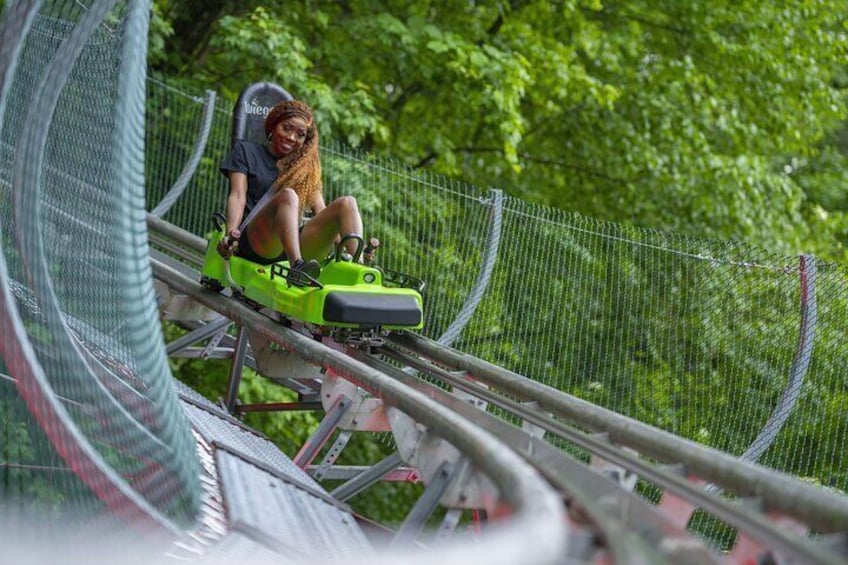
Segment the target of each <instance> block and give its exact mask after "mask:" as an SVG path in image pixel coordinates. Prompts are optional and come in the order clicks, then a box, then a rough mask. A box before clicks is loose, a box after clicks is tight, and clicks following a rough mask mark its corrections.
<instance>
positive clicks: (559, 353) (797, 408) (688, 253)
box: [147, 82, 848, 491]
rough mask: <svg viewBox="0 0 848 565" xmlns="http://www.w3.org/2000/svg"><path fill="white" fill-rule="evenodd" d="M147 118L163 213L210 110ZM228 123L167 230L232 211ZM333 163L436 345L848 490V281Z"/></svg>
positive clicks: (816, 269)
mask: <svg viewBox="0 0 848 565" xmlns="http://www.w3.org/2000/svg"><path fill="white" fill-rule="evenodd" d="M148 103H149V105H150V106H149V109H148V120H149V122H148V134H147V135H148V162H147V167H148V170H150V171H155V176H154V175H153V174H151V175H148V177H147V179H148V187H147V194H148V208H150V209H152V208H153V207H155V206H156V204H157V203H158V200H159V198H161V195H162V194H164V193H166V192H167V191H168V187H169V186H170V184H171V183H173V182H175V180H176V179H177V178H178V176H179V174H180V170H181V168H182V167H183V163H184V161H183V160H184V159H187V158H188V156H189V155H191V153H192V146H191V145H192V144H191V141H190V139H191V138H190V134H191V132H195V131H197V130H198V129H199V127H200V125H199V123H198V121H197V120H198V119H199V118H198V116H199V115H200V111H199V106H200V98H199V97H195V96H190V95H187V94H184V93H181V92H179V91H176V90H175V89H173V88H170V87H168V86H167V85H165V84H163V83H160V82H148ZM231 109H232V103H231V102H227V101H218V103H217V106H216V111H215V121H214V125H213V128H212V132H213V133H212V134H211V135H210V139H209V143H208V145H207V147H206V150H205V153H204V156H203V159H202V162H201V165H200V167H199V169H198V173H197V175H196V177H195V178H194V179H193V180H192V182H190V183H189V185H188V188H187V189H186V192H185V194H184V195H183V196H182V197H181V199H180V201H179V202H178V204H177V205H176V206H174V207H173V208H172V209H171V211H169V212H168V214H166V215H165V219H166V220H168V221H170V222H172V223H175V224H177V225H179V226H181V227H183V228H185V229H188V230H189V231H192V232H194V233H196V234H198V235H203V234H204V233H206V232H207V231H208V229H209V226H210V224H209V221H208V218H209V216H210V214H211V213H212V212H213V211H216V210H222V209H223V204H224V199H225V196H226V190H227V188H226V186H227V185H226V182H225V179H224V178H223V177H222V176H221V175H220V173H218V171H217V166H218V163H219V162H220V160H221V158H222V157H223V155H224V153H225V151H226V149H227V147H228V146H229V141H228V132H229V127H230V121H231ZM163 115H168V116H173V120H172V121H171V122H170V123H165V122H163V121H160V120H159V116H163ZM175 148H176V149H175ZM322 164H323V167H324V172H325V179H324V180H325V191H326V192H327V196H328V198H332V197H335V196H340V195H342V194H351V195H354V196H355V197H356V198H357V199H358V202H359V207H360V210H361V211H362V214H363V218H364V222H365V226H366V235H369V236H370V235H375V236H377V237H379V238H380V239H381V240H382V241H383V247H382V248H381V250H380V252H379V253H380V259H379V262H380V263H381V264H382V265H383V266H384V267H387V268H391V269H394V270H399V271H403V272H407V273H409V274H412V275H415V276H419V277H421V278H423V279H425V280H426V281H427V288H426V291H425V309H426V312H425V317H426V327H425V329H424V331H423V333H424V334H425V335H427V336H428V337H431V338H434V339H440V338H445V339H447V337H448V336H446V332H447V333H452V334H453V335H451V336H450V340H451V341H452V342H453V345H454V346H455V347H457V348H458V349H461V350H463V351H465V352H468V353H470V354H473V355H475V356H478V357H481V358H483V359H486V360H488V361H490V362H492V363H495V364H498V365H501V366H503V367H506V368H508V369H511V370H513V371H516V372H518V373H521V374H523V375H526V376H527V377H530V378H532V379H535V380H538V381H540V382H543V383H545V384H548V385H551V386H554V387H556V388H558V389H560V390H562V391H565V392H568V393H571V394H574V395H576V396H579V397H581V398H584V399H586V400H589V401H591V402H594V403H596V404H599V405H602V406H605V407H607V408H610V409H612V410H614V411H616V412H620V413H622V414H626V415H628V416H631V417H634V418H636V419H638V420H640V421H643V422H646V423H649V424H652V425H654V426H657V427H659V428H662V429H664V430H668V431H670V432H672V433H675V434H678V435H680V436H683V437H687V438H690V439H692V440H695V441H697V442H700V443H702V444H705V445H709V446H712V447H715V448H718V449H721V450H724V451H726V452H729V453H732V454H735V455H738V456H740V457H743V458H745V459H749V460H752V461H753V460H757V461H759V462H760V463H763V464H765V465H767V466H769V467H771V468H774V469H777V470H781V471H785V472H788V473H791V474H793V475H797V476H801V477H805V478H808V479H809V480H812V481H815V482H817V483H820V484H823V485H827V486H830V487H834V488H837V489H841V490H843V491H845V490H848V461H846V450H845V442H846V437H848V420H846V418H845V406H848V377H846V373H845V369H844V367H845V366H846V361H848V355H847V353H848V352H847V351H846V346H845V340H844V338H843V335H844V321H845V320H846V319H848V316H847V315H848V311H847V310H846V307H847V306H848V305H846V298H848V294H846V289H845V280H846V269H845V267H844V266H842V265H834V264H825V263H822V262H821V261H818V260H816V259H815V258H814V257H807V256H803V257H797V256H796V257H784V256H778V255H775V254H771V253H768V252H767V251H764V250H761V249H758V248H755V247H753V246H750V245H746V244H744V243H739V242H723V241H710V240H706V239H699V238H696V237H687V236H681V235H676V234H672V233H662V232H658V231H653V230H647V229H642V228H638V227H634V226H629V225H621V224H615V223H610V222H604V221H598V220H594V219H591V218H586V217H582V216H579V215H576V214H572V213H568V212H566V211H563V210H558V209H552V208H547V207H542V206H538V205H533V204H529V203H526V202H524V201H522V200H520V199H517V198H513V197H504V198H503V199H502V213H501V215H498V214H497V211H498V210H500V207H499V206H496V201H497V196H498V194H499V193H498V191H496V190H489V189H480V188H477V187H474V186H469V185H467V184H464V183H461V182H456V181H453V180H450V179H447V178H443V177H439V176H436V175H432V174H428V173H426V172H422V171H415V170H411V169H409V168H407V167H404V166H402V165H400V164H398V163H397V162H394V161H391V160H387V159H384V158H379V157H375V156H373V155H363V154H361V153H359V152H357V151H354V150H351V149H349V148H346V147H344V146H341V145H337V144H334V143H332V142H325V143H324V146H323V147H322ZM496 222H499V224H498V225H497V228H498V229H494V228H495V227H496ZM498 236H499V239H498V238H497V237H498ZM493 238H495V239H493ZM492 250H495V251H496V255H495V256H494V257H495V263H494V268H493V269H491V276H490V277H489V278H488V279H486V281H485V284H481V279H480V275H481V272H482V271H484V270H485V266H486V258H487V256H488V255H487V253H488V254H491V251H492ZM481 290H482V291H483V295H482V300H480V301H479V304H477V305H476V308H473V309H470V310H473V314H472V315H471V316H470V318H469V319H468V323H467V324H466V325H465V326H464V327H462V328H461V331H452V332H448V329H449V328H452V324H453V326H456V324H454V322H455V319H456V317H457V315H458V313H459V312H460V311H461V310H462V309H463V306H465V305H467V304H469V303H470V302H469V301H471V300H472V298H473V295H474V294H475V292H477V293H479V292H480V291H481ZM473 304H476V302H474V303H473ZM467 310H468V309H467ZM455 329H456V328H455V327H453V328H452V330H455Z"/></svg>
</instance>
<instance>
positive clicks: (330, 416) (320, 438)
mask: <svg viewBox="0 0 848 565" xmlns="http://www.w3.org/2000/svg"><path fill="white" fill-rule="evenodd" d="M351 404H352V401H351V400H350V399H349V398H348V397H346V396H340V397H339V398H338V399H337V400H336V402H335V404H333V406H332V407H331V408H330V410H328V411H327V413H326V414H325V415H324V419H323V420H321V423H320V424H318V428H317V429H316V430H315V432H314V433H313V434H312V436H311V437H310V438H309V439H308V440H306V443H304V444H303V447H301V448H300V451H299V452H298V454H297V455H295V457H294V459H293V462H294V464H295V465H297V466H298V467H300V468H301V469H305V468H306V467H307V466H308V465H309V464H310V463H312V460H313V459H315V456H316V455H318V452H319V451H321V448H322V447H324V444H325V443H327V440H328V439H330V436H331V435H332V434H333V432H334V431H335V430H336V428H337V427H338V425H339V422H340V421H341V419H342V416H344V414H345V412H347V410H348V409H349V408H350V406H351Z"/></svg>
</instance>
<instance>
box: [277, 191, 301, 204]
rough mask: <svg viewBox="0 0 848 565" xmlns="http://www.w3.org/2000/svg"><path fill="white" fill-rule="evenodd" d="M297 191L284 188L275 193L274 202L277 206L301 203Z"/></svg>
mask: <svg viewBox="0 0 848 565" xmlns="http://www.w3.org/2000/svg"><path fill="white" fill-rule="evenodd" d="M298 200H299V199H298V197H297V193H296V192H295V191H294V190H292V189H290V188H283V189H281V190H279V191H277V193H276V194H275V195H274V204H276V205H277V206H283V205H286V206H294V207H297V206H298V204H299V201H298Z"/></svg>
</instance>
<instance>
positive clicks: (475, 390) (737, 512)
mask: <svg viewBox="0 0 848 565" xmlns="http://www.w3.org/2000/svg"><path fill="white" fill-rule="evenodd" d="M384 349H385V350H384V351H382V353H384V354H385V355H386V356H387V357H390V358H393V359H395V360H397V361H399V362H401V363H403V364H404V365H406V366H407V367H412V368H414V369H416V370H418V371H420V372H421V373H422V374H424V376H425V377H429V378H435V379H438V380H441V381H443V382H445V383H447V384H450V385H452V386H454V387H456V388H459V389H461V390H463V391H464V392H466V393H468V394H471V395H473V396H476V397H478V398H480V399H482V400H485V401H487V402H489V403H490V404H493V405H495V406H498V407H499V408H502V409H504V410H506V411H508V412H510V413H512V414H514V415H516V416H518V417H520V418H522V419H524V420H526V421H528V422H531V423H533V424H535V425H537V426H539V427H541V428H543V429H545V430H546V431H549V432H551V433H553V434H555V435H556V436H557V437H560V438H562V439H565V440H567V441H569V442H571V443H573V444H575V445H576V446H578V447H580V448H582V449H585V450H586V451H588V452H589V453H592V454H593V455H598V456H600V457H602V458H603V459H605V460H607V461H610V462H611V463H614V464H616V465H620V466H622V467H624V468H626V469H628V470H630V471H632V472H634V473H636V474H638V475H639V477H640V478H642V479H645V480H647V481H648V482H650V483H652V484H654V485H656V486H659V487H661V488H662V489H664V490H668V491H670V492H673V493H674V494H676V495H678V496H680V497H682V498H684V499H685V500H687V501H689V502H690V503H692V504H693V505H695V506H697V507H699V508H702V509H704V510H705V511H707V512H709V513H710V514H712V515H713V516H716V517H717V518H720V519H721V520H723V521H724V522H725V523H727V524H729V525H732V526H734V527H736V528H737V529H738V530H739V531H741V532H744V533H745V534H747V535H750V536H751V537H752V538H754V539H756V540H758V541H760V542H761V543H762V544H763V546H764V547H766V548H768V549H769V550H772V551H775V552H776V553H779V554H781V555H784V556H792V557H794V558H796V559H800V560H801V562H805V563H807V562H815V563H834V564H836V563H842V562H843V558H841V557H838V556H835V555H833V554H832V553H830V552H829V551H828V550H827V549H825V548H824V547H822V546H820V545H817V544H814V543H812V542H811V541H810V540H808V539H805V538H802V537H799V536H796V535H793V534H791V533H790V532H787V531H786V530H785V529H783V528H781V527H780V526H779V525H777V524H775V523H773V522H770V521H769V520H768V518H767V517H766V516H764V515H762V514H759V513H757V512H755V511H754V510H753V509H749V508H746V507H744V506H741V505H740V504H739V503H736V502H733V501H730V500H726V499H723V498H721V497H720V496H719V495H718V494H716V493H712V492H709V491H708V490H706V489H704V488H702V487H701V486H699V485H697V484H694V483H692V482H690V481H688V480H686V478H685V477H683V476H681V475H680V473H679V472H676V471H671V470H668V469H663V468H661V467H658V466H656V465H653V464H651V463H649V462H647V461H645V460H644V459H642V458H640V457H639V456H638V455H632V454H630V453H627V452H626V451H624V450H623V449H621V448H620V447H618V446H616V445H614V444H612V443H610V442H609V441H607V440H602V439H598V438H596V437H593V436H592V435H590V434H588V433H586V432H584V431H581V430H578V429H576V428H573V427H569V426H566V425H565V424H563V423H562V422H561V421H558V420H556V419H554V418H553V417H548V416H546V415H544V413H540V411H539V410H538V409H531V408H529V407H528V406H526V405H524V404H522V403H521V402H519V401H516V400H512V399H510V398H507V397H504V396H503V395H502V394H498V393H497V392H496V391H494V390H492V389H489V388H486V387H485V386H482V385H481V384H478V383H477V382H474V381H472V380H469V378H468V377H467V376H466V377H462V376H456V375H455V374H451V372H449V371H448V370H446V369H444V368H441V367H438V366H436V365H434V364H432V363H428V362H426V361H422V360H421V359H416V358H414V357H412V356H411V355H409V354H407V353H404V352H402V351H400V350H398V349H393V348H384ZM400 374H404V372H403V371H400ZM466 375H467V374H466ZM397 378H401V377H400V376H399V375H398V376H397ZM407 378H412V377H409V376H407ZM475 379H478V380H479V381H480V382H486V381H485V378H479V375H475ZM561 394H562V393H561ZM468 406H469V407H470V408H472V409H474V408H473V407H471V405H470V404H469V405H468ZM477 412H478V418H475V421H476V422H478V423H481V422H483V421H485V418H484V414H485V413H483V412H480V411H479V410H478V411H477ZM485 416H488V417H493V416H491V415H489V414H485ZM501 433H503V432H501ZM501 433H499V434H497V435H498V436H499V437H502V438H503V436H502V435H501ZM522 433H523V432H522ZM525 435H526V434H525ZM549 457H550V456H548V457H546V458H545V459H544V465H550V464H551V459H550V458H549ZM528 459H529V460H530V461H531V462H534V463H536V464H538V462H536V458H535V457H533V456H530V457H529V458H528ZM540 471H541V469H540ZM570 472H572V473H573V472H574V471H573V470H572V471H570ZM543 474H544V472H543ZM555 479H556V477H555V478H554V480H555ZM619 490H622V489H619ZM623 492H625V491H623V490H622V493H623ZM597 494H598V495H600V494H601V493H597ZM603 495H606V496H610V493H609V492H605V493H603ZM616 498H617V499H616V500H615V502H616V505H617V506H618V507H619V508H622V509H623V508H627V509H628V510H627V513H628V514H630V518H631V519H630V520H629V524H628V525H630V526H631V527H632V528H635V529H637V530H647V528H648V527H649V526H648V524H647V523H645V522H643V521H642V520H647V519H649V518H648V514H647V513H645V512H644V509H643V508H639V507H638V506H637V507H636V508H634V507H633V501H632V500H631V499H628V498H627V497H623V496H620V497H616ZM638 500H640V502H642V503H644V501H642V500H641V499H638ZM638 510H642V513H640V514H634V512H637V511H638ZM622 513H623V512H622ZM651 526H652V527H653V529H654V530H655V531H660V530H661V524H658V523H654V524H651ZM656 539H657V536H656V534H654V535H653V540H654V541H656Z"/></svg>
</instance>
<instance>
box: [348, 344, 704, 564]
mask: <svg viewBox="0 0 848 565" xmlns="http://www.w3.org/2000/svg"><path fill="white" fill-rule="evenodd" d="M376 353H377V354H379V353H389V355H388V356H389V357H392V358H394V359H396V360H399V361H401V363H403V364H405V365H406V366H408V367H414V368H416V369H418V370H420V371H421V373H425V377H435V378H437V379H439V380H446V379H443V377H444V375H443V374H442V373H440V372H439V371H437V370H432V371H431V370H428V368H426V367H424V366H423V365H421V364H416V363H414V362H412V364H406V362H405V361H406V359H405V357H403V356H395V355H392V354H391V353H390V352H386V351H380V350H378V351H377V352H376ZM349 354H350V355H351V356H353V357H354V358H355V359H359V360H360V361H362V362H363V363H365V364H367V365H369V366H372V367H374V368H376V369H378V370H380V371H382V372H384V373H386V374H387V375H390V376H391V377H392V378H395V379H397V380H398V381H400V382H402V383H404V384H406V385H407V386H410V387H413V388H416V389H417V390H420V391H421V392H423V393H425V394H427V395H428V396H430V397H431V398H434V399H435V400H437V401H438V402H439V404H441V405H443V406H446V407H448V408H450V409H451V410H454V411H455V412H457V413H458V414H461V415H462V416H463V417H465V418H467V419H468V420H471V421H473V422H474V423H475V425H477V426H480V427H482V428H484V429H486V430H487V431H489V432H491V433H493V434H494V435H496V436H497V437H498V438H500V439H501V440H502V441H504V442H505V443H506V444H507V445H508V446H509V447H510V448H511V449H513V450H514V451H516V452H517V453H519V454H520V455H521V456H522V457H524V458H525V459H526V460H527V461H528V462H530V463H531V464H532V465H533V466H534V467H536V469H537V470H538V471H539V473H541V474H542V475H543V476H544V477H545V478H546V479H547V480H548V482H549V483H550V484H551V485H552V486H553V487H554V488H556V489H557V491H559V492H560V494H561V495H562V496H563V497H564V499H565V500H566V503H567V504H568V506H569V508H570V510H571V512H572V514H574V515H579V516H580V518H579V519H580V520H583V519H588V521H589V522H591V524H592V525H593V527H594V530H595V532H594V533H595V535H596V536H598V537H599V538H601V539H603V540H604V542H605V543H606V547H607V550H608V552H609V554H610V557H612V558H613V559H612V562H613V563H616V564H629V563H658V562H661V561H662V557H661V556H662V553H661V552H660V551H658V550H657V549H655V548H656V547H658V546H659V545H660V542H661V541H662V539H663V538H665V537H671V536H672V535H674V536H675V537H678V538H682V537H687V538H689V537H690V536H689V534H688V533H686V532H684V531H682V530H677V531H675V530H676V528H674V527H673V525H671V524H670V523H668V522H667V521H665V520H664V519H663V518H661V517H660V516H658V515H657V513H656V507H654V506H651V505H649V504H648V503H647V502H646V501H645V500H643V499H641V498H640V497H638V496H637V495H635V494H632V493H630V492H628V491H625V490H624V489H622V488H620V487H619V486H618V485H616V484H615V483H613V482H612V481H610V480H609V479H607V478H605V477H603V476H602V475H600V474H599V473H597V472H595V471H592V470H591V469H589V468H588V467H587V466H586V465H585V464H584V463H582V462H580V461H578V460H576V459H574V458H573V457H572V456H570V455H569V454H567V453H565V452H563V451H561V450H559V449H557V448H556V447H554V446H552V445H551V444H549V443H548V442H546V441H545V440H544V439H542V438H538V437H533V436H531V435H530V434H528V433H527V432H525V431H524V430H522V429H520V428H518V427H516V426H514V425H512V424H509V423H507V422H505V421H503V420H501V419H499V418H497V417H496V416H494V415H492V414H489V413H487V412H485V411H482V410H480V409H478V408H476V407H475V406H473V405H472V404H470V403H469V402H467V401H465V400H464V399H462V398H460V397H458V396H456V395H453V394H450V393H448V392H446V391H445V390H443V389H441V388H439V387H437V386H435V385H433V384H432V383H430V382H427V381H426V380H423V379H422V378H421V377H416V376H414V375H411V374H409V373H408V372H406V371H404V370H401V369H399V368H397V367H395V366H392V365H389V364H388V363H386V362H385V361H382V360H380V359H379V358H378V357H377V356H376V355H375V354H367V353H364V352H361V351H355V350H351V351H349ZM458 388H463V389H465V387H461V386H458ZM482 391H485V389H484V388H482V387H479V385H478V386H476V387H468V392H470V393H471V394H474V395H475V396H478V397H479V398H481V399H485V400H489V399H492V400H494V401H498V400H503V398H502V397H497V396H496V395H491V394H478V393H480V392H482ZM613 500H615V502H616V505H615V507H613V506H612V505H610V504H609V503H610V502H612V501H613ZM624 507H627V512H619V513H616V512H614V510H616V509H619V510H620V509H622V508H624ZM634 531H636V532H638V533H639V535H640V536H642V537H643V538H645V539H644V541H643V540H642V539H639V538H637V537H634V536H633V535H632V534H633V532H634ZM644 542H648V543H647V544H646V543H644ZM704 550H705V551H706V548H705V547H704ZM690 562H691V561H690Z"/></svg>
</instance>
